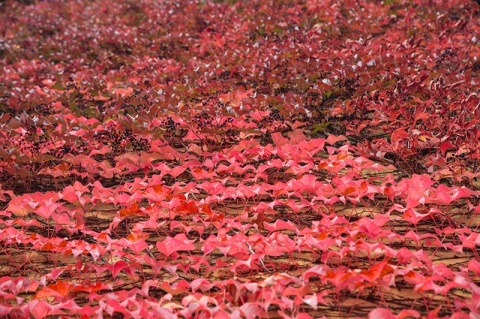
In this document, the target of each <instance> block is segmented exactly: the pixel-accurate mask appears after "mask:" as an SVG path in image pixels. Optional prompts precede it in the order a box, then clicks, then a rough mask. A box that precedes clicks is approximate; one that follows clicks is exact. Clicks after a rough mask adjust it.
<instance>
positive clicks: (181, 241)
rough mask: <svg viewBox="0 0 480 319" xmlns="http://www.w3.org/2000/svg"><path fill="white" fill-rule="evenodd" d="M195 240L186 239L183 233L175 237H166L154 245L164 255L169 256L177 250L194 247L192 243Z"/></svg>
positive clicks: (192, 248) (188, 249)
mask: <svg viewBox="0 0 480 319" xmlns="http://www.w3.org/2000/svg"><path fill="white" fill-rule="evenodd" d="M194 242H195V240H189V239H187V236H185V234H178V235H176V236H175V237H173V238H172V237H167V238H165V240H164V241H162V242H157V244H156V246H157V248H158V250H159V251H160V252H161V253H162V254H164V255H165V256H167V257H168V256H170V255H171V254H173V253H174V252H177V251H185V250H186V251H190V250H194V249H195V245H194V244H193V243H194Z"/></svg>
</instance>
